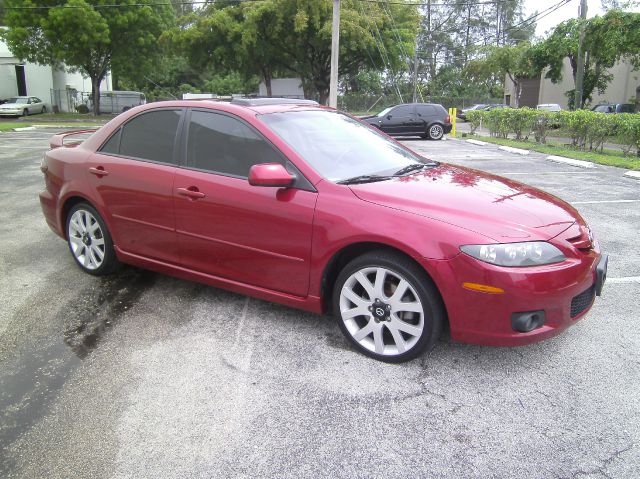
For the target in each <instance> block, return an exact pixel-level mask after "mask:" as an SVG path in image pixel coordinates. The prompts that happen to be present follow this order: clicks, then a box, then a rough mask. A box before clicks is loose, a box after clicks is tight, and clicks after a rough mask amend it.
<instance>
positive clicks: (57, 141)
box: [49, 128, 98, 150]
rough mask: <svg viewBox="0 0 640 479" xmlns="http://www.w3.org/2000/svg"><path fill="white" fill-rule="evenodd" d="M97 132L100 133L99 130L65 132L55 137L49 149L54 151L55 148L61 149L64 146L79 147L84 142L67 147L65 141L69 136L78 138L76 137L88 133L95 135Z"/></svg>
mask: <svg viewBox="0 0 640 479" xmlns="http://www.w3.org/2000/svg"><path fill="white" fill-rule="evenodd" d="M96 131H98V129H97V128H96V129H94V130H72V131H65V132H64V133H58V134H57V135H53V136H52V137H51V139H50V140H49V147H50V148H51V149H52V150H53V149H54V148H60V147H63V146H71V147H73V146H77V145H78V144H80V143H82V140H81V141H76V142H73V143H70V144H67V145H65V144H64V139H65V138H67V137H68V136H76V135H81V134H86V133H95V132H96Z"/></svg>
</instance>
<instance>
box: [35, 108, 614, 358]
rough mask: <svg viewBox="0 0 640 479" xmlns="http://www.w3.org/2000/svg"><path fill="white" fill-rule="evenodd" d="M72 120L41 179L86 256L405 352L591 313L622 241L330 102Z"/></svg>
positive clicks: (500, 339)
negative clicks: (604, 247) (75, 136)
mask: <svg viewBox="0 0 640 479" xmlns="http://www.w3.org/2000/svg"><path fill="white" fill-rule="evenodd" d="M65 136H69V134H68V133H67V134H62V135H57V136H54V137H53V138H52V140H51V149H50V150H49V151H48V152H47V153H46V155H45V158H44V159H43V163H42V171H43V172H44V175H45V183H46V189H45V191H43V192H42V193H41V194H40V201H41V204H42V209H43V212H44V215H45V218H46V220H47V223H48V224H49V226H50V227H51V228H52V229H53V231H54V232H55V233H57V234H58V235H59V236H61V237H63V238H65V239H66V240H67V241H68V243H69V249H70V250H71V254H72V255H73V258H74V259H75V261H76V262H77V264H78V265H79V266H80V268H82V269H83V270H85V271H86V272H87V273H90V274H94V275H104V274H108V273H110V272H112V271H114V270H115V269H116V268H117V266H118V265H119V264H120V263H128V264H132V265H136V266H139V267H142V268H148V269H151V270H155V271H159V272H162V273H167V274H171V275H174V276H179V277H181V278H186V279H190V280H194V281H200V282H203V283H207V284H210V285H213V286H217V287H221V288H225V289H229V290H232V291H236V292H239V293H244V294H248V295H251V296H255V297H257V298H261V299H265V300H269V301H275V302H278V303H283V304H286V305H289V306H292V307H296V308H301V309H306V310H309V311H314V312H318V313H320V312H324V311H327V310H331V311H333V314H334V315H335V316H336V318H337V321H338V324H339V325H340V328H341V329H342V331H343V333H344V334H345V336H346V337H347V338H348V340H349V341H350V342H351V343H352V344H353V346H354V347H355V348H356V349H358V350H360V351H361V352H363V353H364V354H367V355H369V356H371V357H374V358H376V359H380V360H383V361H404V360H408V359H411V358H413V357H415V356H417V355H418V354H419V353H421V352H422V351H424V350H426V349H429V348H430V347H432V346H433V344H434V342H435V341H436V340H437V339H438V336H439V335H440V331H441V329H442V327H443V323H445V322H447V321H448V323H449V326H450V329H451V337H452V338H453V339H454V340H459V341H465V342H471V343H478V344H488V345H498V346H511V345H520V344H527V343H531V342H534V341H538V340H541V339H544V338H548V337H550V336H553V335H555V334H558V333H559V332H561V331H562V330H563V329H565V328H566V327H568V326H570V325H572V324H573V323H574V322H575V321H576V320H578V319H580V318H581V317H582V316H584V315H585V314H586V312H587V311H588V310H589V308H590V307H591V305H592V304H593V301H594V298H595V296H596V295H599V294H600V291H601V289H602V285H603V283H604V281H605V278H606V268H607V258H606V255H602V254H601V253H600V250H599V246H598V243H597V241H596V240H594V238H593V235H592V233H591V230H590V229H589V227H588V226H587V225H586V224H585V222H584V220H583V219H582V218H581V217H580V215H579V214H578V212H577V211H576V210H575V209H573V208H572V207H571V206H569V205H568V204H566V203H564V202H563V201H561V200H559V199H558V198H556V197H554V196H551V195H549V194H547V193H544V192H542V191H539V190H536V189H535V188H531V187H529V186H526V185H523V184H521V183H517V182H515V181H511V180H508V179H505V178H501V177H498V176H493V175H490V174H486V173H482V172H478V171H474V170H470V169H467V168H462V167H458V166H453V165H447V164H444V163H437V162H434V161H429V160H426V159H424V158H422V157H420V156H419V155H417V154H416V153H414V152H412V151H411V150H409V149H408V148H406V147H404V146H402V145H401V144H399V143H397V142H395V141H394V140H392V139H390V138H389V137H387V136H385V135H384V134H383V133H381V132H378V131H376V130H374V129H372V128H371V127H369V126H367V125H365V124H363V123H361V122H359V121H358V120H356V119H354V118H352V117H350V116H347V115H345V114H343V113H340V112H338V111H335V110H332V109H329V108H325V107H321V106H318V105H317V104H315V103H314V102H307V101H300V100H281V99H256V100H252V99H239V100H233V101H231V102H216V101H199V102H193V101H172V102H164V103H153V104H149V105H144V106H140V107H137V108H134V109H131V110H129V111H128V112H126V113H123V114H121V115H119V116H118V117H117V118H115V119H114V120H112V121H111V122H109V123H108V124H107V125H106V126H104V127H103V128H101V129H100V130H98V131H97V132H96V133H95V134H93V135H92V136H90V137H89V138H88V139H87V140H85V141H84V142H82V143H80V144H77V143H72V144H68V145H64V138H65Z"/></svg>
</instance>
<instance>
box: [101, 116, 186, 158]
mask: <svg viewBox="0 0 640 479" xmlns="http://www.w3.org/2000/svg"><path fill="white" fill-rule="evenodd" d="M179 121H180V110H156V111H150V112H148V113H143V114H142V115H140V116H137V117H135V118H134V119H133V120H131V121H128V122H127V123H126V124H125V125H124V126H123V127H122V133H121V136H122V138H121V140H120V152H119V153H120V154H121V155H122V156H128V157H131V158H141V159H143V160H151V161H157V162H159V163H173V145H174V143H175V140H176V132H177V131H178V122H179ZM109 141H111V140H109ZM105 147H106V145H105Z"/></svg>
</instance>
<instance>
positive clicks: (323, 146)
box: [259, 110, 425, 182]
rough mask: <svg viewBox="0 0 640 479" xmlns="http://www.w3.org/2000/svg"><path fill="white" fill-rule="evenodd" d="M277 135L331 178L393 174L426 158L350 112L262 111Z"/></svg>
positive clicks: (264, 119)
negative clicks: (346, 113)
mask: <svg viewBox="0 0 640 479" xmlns="http://www.w3.org/2000/svg"><path fill="white" fill-rule="evenodd" d="M259 119H260V120H261V121H262V122H263V123H265V124H266V125H267V126H268V127H269V128H270V129H271V130H272V131H273V132H274V133H275V134H276V135H278V136H279V137H280V138H282V140H283V141H284V142H285V143H287V144H288V145H289V146H290V147H291V148H293V149H294V150H295V151H296V152H297V153H298V154H299V155H300V156H301V157H302V158H303V159H304V160H305V161H306V162H307V163H308V164H309V166H311V167H312V168H313V169H314V170H316V171H317V172H318V173H319V174H320V175H321V176H323V177H324V178H327V179H329V180H330V181H335V182H338V181H342V180H345V179H347V178H352V177H355V176H358V175H373V174H376V175H378V174H392V173H395V172H397V171H398V170H400V169H402V168H404V167H406V166H408V165H411V164H414V163H424V162H425V160H424V159H423V158H421V157H419V156H417V155H415V154H414V153H412V152H411V151H409V150H407V149H405V148H404V147H402V146H401V145H400V144H398V143H396V142H395V141H393V140H391V139H389V138H387V137H386V136H384V135H383V134H381V133H379V132H377V131H376V130H374V129H372V128H369V127H368V126H366V125H364V124H363V123H360V122H359V121H357V120H354V119H353V118H351V117H348V116H347V115H344V114H342V113H337V112H331V111H319V110H307V111H295V112H284V113H268V114H264V115H260V116H259Z"/></svg>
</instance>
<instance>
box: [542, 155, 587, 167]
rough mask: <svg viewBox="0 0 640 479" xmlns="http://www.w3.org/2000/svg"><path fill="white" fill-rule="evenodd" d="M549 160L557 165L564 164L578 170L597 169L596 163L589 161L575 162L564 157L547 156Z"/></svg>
mask: <svg viewBox="0 0 640 479" xmlns="http://www.w3.org/2000/svg"><path fill="white" fill-rule="evenodd" d="M547 160H549V161H553V162H555V163H564V164H566V165H571V166H576V167H578V168H597V166H596V165H595V163H591V162H589V161H582V160H574V159H573V158H565V157H564V156H555V155H551V156H547Z"/></svg>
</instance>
